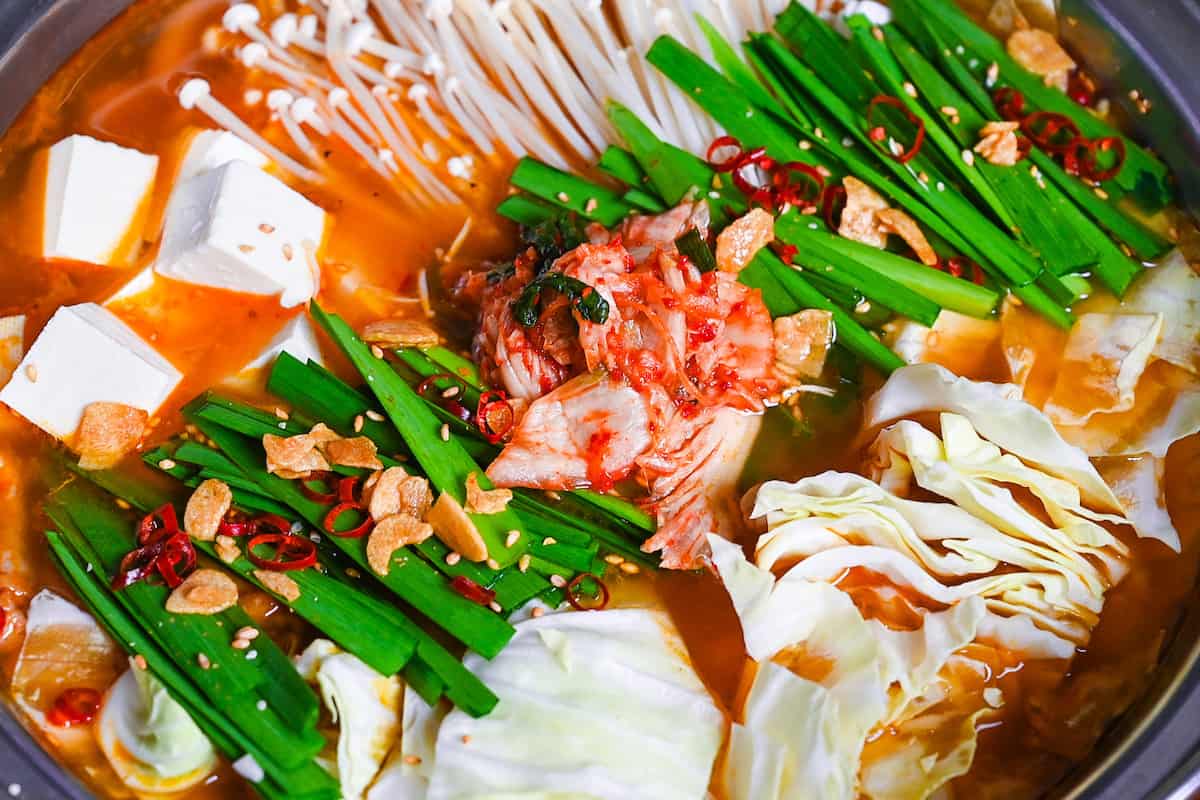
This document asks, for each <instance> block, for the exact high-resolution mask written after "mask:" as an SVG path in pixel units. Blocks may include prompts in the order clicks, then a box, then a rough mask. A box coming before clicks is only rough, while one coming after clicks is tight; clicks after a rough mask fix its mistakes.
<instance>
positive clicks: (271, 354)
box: [246, 314, 325, 370]
mask: <svg viewBox="0 0 1200 800" xmlns="http://www.w3.org/2000/svg"><path fill="white" fill-rule="evenodd" d="M280 353H288V354H289V355H292V356H295V357H296V358H298V359H300V360H301V361H304V362H307V361H309V360H312V361H316V362H317V363H318V364H324V363H325V361H324V359H323V358H322V357H321V346H320V345H319V344H317V332H316V331H315V330H313V326H312V322H310V321H309V319H308V314H301V315H299V316H297V317H294V318H292V319H291V320H289V321H288V323H287V324H286V325H284V326H283V328H282V329H281V330H280V331H279V333H278V334H276V335H275V338H274V339H272V340H271V343H270V344H268V345H267V347H266V349H264V350H263V351H262V352H261V353H259V355H258V357H257V358H255V359H254V360H253V361H251V362H250V363H249V364H247V365H246V369H248V370H250V369H261V368H262V367H268V366H270V365H272V364H274V363H275V359H276V358H278V357H279V354H280Z"/></svg>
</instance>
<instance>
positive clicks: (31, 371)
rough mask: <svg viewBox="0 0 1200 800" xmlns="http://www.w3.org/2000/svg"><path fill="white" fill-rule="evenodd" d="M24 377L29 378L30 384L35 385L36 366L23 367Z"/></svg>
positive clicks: (36, 376)
mask: <svg viewBox="0 0 1200 800" xmlns="http://www.w3.org/2000/svg"><path fill="white" fill-rule="evenodd" d="M25 377H26V378H29V382H30V383H37V378H38V369H37V364H26V365H25Z"/></svg>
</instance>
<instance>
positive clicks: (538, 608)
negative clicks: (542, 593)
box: [529, 606, 546, 619]
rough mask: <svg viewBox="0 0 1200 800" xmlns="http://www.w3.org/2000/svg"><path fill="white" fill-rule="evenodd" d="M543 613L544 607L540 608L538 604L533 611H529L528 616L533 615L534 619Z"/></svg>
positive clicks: (544, 611)
mask: <svg viewBox="0 0 1200 800" xmlns="http://www.w3.org/2000/svg"><path fill="white" fill-rule="evenodd" d="M545 613H546V609H544V608H542V607H541V606H538V607H537V608H535V609H534V610H533V611H530V612H529V616H531V617H533V618H534V619H537V618H538V617H540V616H542V615H543V614H545Z"/></svg>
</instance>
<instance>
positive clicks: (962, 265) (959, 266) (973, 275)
mask: <svg viewBox="0 0 1200 800" xmlns="http://www.w3.org/2000/svg"><path fill="white" fill-rule="evenodd" d="M937 268H938V269H940V270H941V271H942V272H945V273H948V274H949V275H953V276H954V277H955V278H965V279H967V280H969V281H971V282H972V283H975V284H978V285H980V286H982V285H983V268H982V267H980V266H979V265H978V264H976V263H975V262H974V261H972V260H971V259H969V258H967V257H965V256H952V257H951V258H944V259H942V260H940V261H938V263H937ZM968 272H969V273H970V275H968V274H967V273H968Z"/></svg>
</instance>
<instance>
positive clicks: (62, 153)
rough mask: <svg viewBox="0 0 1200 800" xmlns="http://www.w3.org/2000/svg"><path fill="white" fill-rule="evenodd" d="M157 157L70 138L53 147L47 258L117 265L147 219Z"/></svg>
mask: <svg viewBox="0 0 1200 800" xmlns="http://www.w3.org/2000/svg"><path fill="white" fill-rule="evenodd" d="M157 171H158V156H150V155H146V154H145V153H140V152H138V151H137V150H131V149H129V148H127V147H121V146H119V145H115V144H112V143H111V142H102V141H99V140H97V139H93V138H91V137H89V136H68V137H67V138H66V139H63V140H62V141H61V142H59V143H58V144H56V145H54V146H53V147H51V148H50V152H49V155H48V166H47V171H46V199H45V209H44V216H43V220H42V225H43V227H42V256H43V257H44V258H63V259H70V260H72V261H87V262H90V263H92V264H104V265H113V264H117V263H120V261H121V259H122V257H123V256H124V255H126V254H125V253H123V252H122V251H123V250H125V249H126V247H125V246H126V245H127V243H129V242H130V241H132V237H134V236H140V235H141V230H140V229H138V226H140V225H141V224H142V223H143V221H144V216H145V207H146V206H147V205H148V201H149V197H150V193H151V191H152V190H153V188H154V175H155V173H156V172H157Z"/></svg>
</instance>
